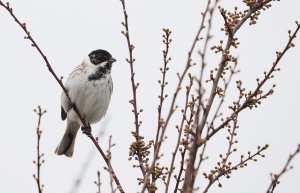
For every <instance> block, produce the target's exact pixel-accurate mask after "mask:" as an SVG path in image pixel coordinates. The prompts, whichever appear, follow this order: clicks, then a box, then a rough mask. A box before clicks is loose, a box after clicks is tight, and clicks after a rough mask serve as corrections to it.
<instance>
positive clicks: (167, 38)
mask: <svg viewBox="0 0 300 193" xmlns="http://www.w3.org/2000/svg"><path fill="white" fill-rule="evenodd" d="M163 31H164V33H165V34H164V35H163V38H164V39H163V43H164V44H165V49H164V50H163V61H164V64H163V67H162V68H160V71H161V73H162V80H159V81H158V83H159V84H160V95H159V96H158V98H159V104H158V107H157V111H158V118H157V132H156V138H155V143H154V147H155V148H156V147H157V143H158V139H159V134H160V129H161V128H162V127H163V125H164V120H163V118H162V114H161V113H162V106H163V102H164V100H165V99H166V98H167V97H168V95H166V94H165V93H164V91H165V87H166V85H167V84H168V82H167V81H166V74H167V71H168V70H169V67H167V65H168V63H169V62H170V60H171V58H170V57H169V55H168V54H169V48H170V43H171V42H172V39H170V35H171V33H172V31H171V30H169V29H163Z"/></svg>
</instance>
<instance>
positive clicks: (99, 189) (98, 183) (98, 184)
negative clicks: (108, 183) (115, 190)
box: [94, 170, 102, 193]
mask: <svg viewBox="0 0 300 193" xmlns="http://www.w3.org/2000/svg"><path fill="white" fill-rule="evenodd" d="M94 184H95V185H96V186H97V189H98V191H97V192H96V193H101V185H102V182H101V178H100V171H99V170H98V171H97V181H95V182H94Z"/></svg>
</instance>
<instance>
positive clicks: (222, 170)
mask: <svg viewBox="0 0 300 193" xmlns="http://www.w3.org/2000/svg"><path fill="white" fill-rule="evenodd" d="M268 147H269V145H264V146H263V147H258V150H257V152H256V153H254V154H252V155H251V152H250V151H249V152H248V157H247V158H246V159H244V156H243V155H242V156H241V161H240V162H239V163H237V164H236V165H234V166H231V165H232V164H231V163H230V164H229V163H228V164H224V165H222V166H219V167H217V169H215V170H213V171H211V173H210V174H209V175H207V174H206V173H204V176H205V178H207V179H208V180H209V183H208V184H207V186H206V188H205V189H204V191H203V193H207V192H208V190H209V188H210V187H211V186H212V185H213V184H214V183H215V182H217V181H219V179H220V178H221V177H222V176H229V175H230V174H231V172H232V171H234V170H237V169H238V168H243V167H246V166H247V165H248V164H247V163H248V162H249V161H254V162H256V161H257V159H256V158H255V157H257V156H261V157H264V155H263V154H261V153H262V152H263V151H265V150H266V149H267V148H268ZM226 157H227V159H228V156H226ZM221 159H223V158H222V157H221ZM224 159H226V158H224ZM226 161H227V160H226ZM219 187H222V184H221V183H219Z"/></svg>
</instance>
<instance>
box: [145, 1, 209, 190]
mask: <svg viewBox="0 0 300 193" xmlns="http://www.w3.org/2000/svg"><path fill="white" fill-rule="evenodd" d="M210 2H211V1H210V0H208V2H207V6H206V9H205V11H204V13H202V14H201V15H202V19H201V22H200V27H199V29H198V31H197V33H196V36H195V39H194V41H193V43H192V46H191V48H190V50H189V52H188V57H187V61H186V65H185V68H184V70H183V72H182V73H181V74H180V73H177V76H178V78H179V81H178V84H177V87H176V90H175V92H174V94H173V98H172V102H171V105H170V108H169V113H168V115H167V118H166V121H164V122H163V123H164V124H163V127H162V128H161V133H160V136H159V138H158V140H157V143H156V145H155V151H154V156H153V160H152V163H151V165H150V169H149V170H147V173H146V174H145V175H144V176H145V177H144V183H143V188H142V190H141V193H144V192H145V189H146V187H147V183H148V179H149V176H150V175H151V173H152V172H153V169H154V167H155V163H156V161H157V159H158V156H159V151H160V147H161V144H162V141H163V139H164V136H165V132H166V129H167V126H168V123H169V121H170V119H171V117H172V115H173V113H174V112H175V110H176V109H177V106H175V102H176V99H177V96H178V94H179V92H180V90H181V87H182V82H183V80H184V78H185V77H186V75H187V72H188V70H189V69H190V67H191V66H193V63H192V54H193V53H194V49H195V46H196V43H197V42H198V41H199V40H200V34H201V32H202V31H203V29H204V28H205V26H204V22H205V18H206V15H207V13H208V10H209V5H210Z"/></svg>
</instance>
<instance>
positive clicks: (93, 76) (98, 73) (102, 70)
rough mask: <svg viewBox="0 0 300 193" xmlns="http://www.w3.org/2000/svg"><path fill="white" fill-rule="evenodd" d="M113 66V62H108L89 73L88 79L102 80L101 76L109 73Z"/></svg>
mask: <svg viewBox="0 0 300 193" xmlns="http://www.w3.org/2000/svg"><path fill="white" fill-rule="evenodd" d="M111 66H112V63H110V62H107V63H106V64H105V66H104V67H103V66H99V67H98V68H97V70H96V71H95V72H94V73H93V74H91V75H89V77H88V80H89V81H92V80H100V79H101V78H104V77H105V76H106V75H107V74H109V73H110V71H111Z"/></svg>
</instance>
